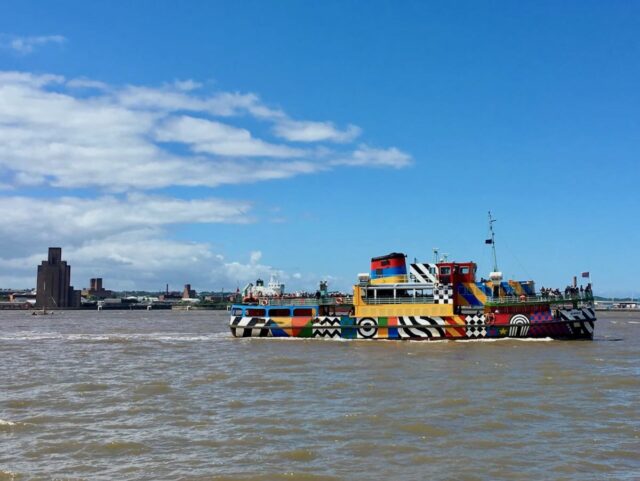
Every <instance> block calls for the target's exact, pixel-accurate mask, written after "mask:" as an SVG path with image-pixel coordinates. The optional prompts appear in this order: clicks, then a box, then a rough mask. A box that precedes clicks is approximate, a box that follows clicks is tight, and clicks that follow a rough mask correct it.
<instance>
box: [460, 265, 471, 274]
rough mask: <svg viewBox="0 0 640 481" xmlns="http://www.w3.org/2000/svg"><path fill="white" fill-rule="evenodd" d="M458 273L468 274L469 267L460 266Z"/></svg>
mask: <svg viewBox="0 0 640 481" xmlns="http://www.w3.org/2000/svg"><path fill="white" fill-rule="evenodd" d="M460 274H469V268H468V267H467V266H465V267H461V268H460Z"/></svg>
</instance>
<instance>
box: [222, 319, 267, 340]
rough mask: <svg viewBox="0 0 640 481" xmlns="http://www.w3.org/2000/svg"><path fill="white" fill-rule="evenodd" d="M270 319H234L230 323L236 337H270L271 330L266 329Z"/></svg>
mask: <svg viewBox="0 0 640 481" xmlns="http://www.w3.org/2000/svg"><path fill="white" fill-rule="evenodd" d="M268 322H269V320H268V319H265V318H263V317H241V316H236V317H232V318H231V321H230V322H229V326H230V327H231V333H232V334H233V336H234V337H268V336H270V335H271V329H269V328H268V327H266V325H267V323H268Z"/></svg>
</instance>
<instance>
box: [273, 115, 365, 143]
mask: <svg viewBox="0 0 640 481" xmlns="http://www.w3.org/2000/svg"><path fill="white" fill-rule="evenodd" d="M274 132H275V134H276V135H277V136H278V137H282V138H284V139H287V140H291V141H294V142H320V141H325V140H327V141H331V142H340V143H342V142H351V141H352V140H353V139H355V138H356V137H358V136H359V135H360V134H361V132H362V129H361V128H360V127H357V126H355V125H351V124H349V125H348V126H347V128H346V129H345V130H339V129H337V128H336V127H335V126H334V125H333V123H332V122H310V121H295V120H284V121H282V122H280V123H278V124H276V125H275V126H274Z"/></svg>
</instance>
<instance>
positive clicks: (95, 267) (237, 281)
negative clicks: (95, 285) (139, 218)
mask: <svg viewBox="0 0 640 481" xmlns="http://www.w3.org/2000/svg"><path fill="white" fill-rule="evenodd" d="M57 245H61V244H57ZM46 257H47V256H46V248H40V250H39V251H38V253H36V254H30V255H25V256H23V257H14V258H11V259H6V258H2V257H1V256H0V272H5V273H6V272H11V275H6V274H4V275H2V276H0V282H2V285H3V286H5V287H9V286H11V287H16V288H18V287H33V286H34V285H35V278H36V269H37V265H38V264H40V262H41V261H42V260H43V259H46ZM62 257H63V259H64V260H66V261H67V262H69V265H71V281H72V283H73V285H75V286H76V287H77V288H79V287H86V286H87V285H88V283H89V279H90V278H92V277H103V278H104V282H105V287H106V288H108V289H117V290H134V289H146V290H158V291H159V290H163V289H164V285H165V284H166V283H168V284H169V285H170V286H171V288H172V289H175V290H177V289H181V288H182V285H184V284H187V283H190V284H192V286H193V287H194V288H196V289H198V290H203V289H212V290H218V289H222V288H225V289H227V290H235V289H236V287H240V288H242V287H243V286H244V285H246V284H247V283H249V282H255V280H256V279H257V278H263V279H265V278H266V279H268V278H269V276H270V275H272V274H275V275H276V276H277V277H278V278H279V279H280V280H281V281H284V282H287V281H288V280H290V279H291V278H292V277H291V276H289V275H288V274H287V273H286V272H284V271H282V270H278V269H274V268H273V267H272V266H270V265H268V264H263V263H260V262H259V260H260V259H256V257H255V253H251V255H250V259H249V262H247V263H243V262H240V261H225V260H224V257H223V256H221V255H219V254H216V253H215V252H214V250H213V249H212V247H211V246H210V245H209V244H207V243H202V242H182V241H176V240H170V239H160V238H157V237H155V236H154V234H153V233H152V232H149V231H147V230H134V231H128V232H123V233H119V234H113V235H110V236H105V237H101V238H97V239H92V240H88V241H86V242H83V243H81V244H72V245H69V244H64V245H63V251H62Z"/></svg>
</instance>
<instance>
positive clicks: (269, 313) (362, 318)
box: [230, 217, 596, 340]
mask: <svg viewBox="0 0 640 481" xmlns="http://www.w3.org/2000/svg"><path fill="white" fill-rule="evenodd" d="M492 222H493V220H492V219H491V217H490V227H491V223H492ZM486 242H487V243H488V244H492V247H493V249H494V271H493V272H491V274H490V275H489V279H488V280H485V279H481V280H479V281H478V280H477V279H476V270H477V266H476V264H475V263H474V262H448V261H447V259H446V258H445V259H441V260H439V261H436V262H433V263H419V262H414V263H410V264H409V266H408V269H407V263H406V256H405V255H404V254H402V253H392V254H388V255H385V256H381V257H374V258H372V259H371V269H370V272H369V273H366V274H359V275H358V283H357V284H356V285H354V286H353V295H352V296H335V295H333V296H331V295H329V294H328V292H327V290H326V283H321V289H320V290H319V291H318V292H317V293H316V295H315V296H313V297H294V298H286V297H284V296H277V297H260V298H249V299H247V298H245V299H244V300H243V302H242V303H241V304H234V305H232V306H231V321H230V328H231V332H232V334H233V335H234V336H235V337H302V338H315V337H318V338H338V339H398V340H402V339H408V340H446V339H450V340H463V339H483V338H494V339H495V338H553V339H593V331H594V323H595V321H596V317H595V312H594V308H593V295H592V292H591V288H590V285H589V286H587V289H586V290H582V291H581V290H579V289H577V288H575V287H576V286H575V278H574V288H573V289H569V288H568V290H567V291H565V293H560V292H559V291H557V290H556V291H555V292H553V293H551V292H549V291H547V290H545V291H544V292H536V289H535V285H534V283H533V281H513V280H509V281H504V280H503V279H502V273H501V272H499V271H498V269H497V262H495V237H494V235H493V229H492V228H491V238H490V239H487V241H486Z"/></svg>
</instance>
